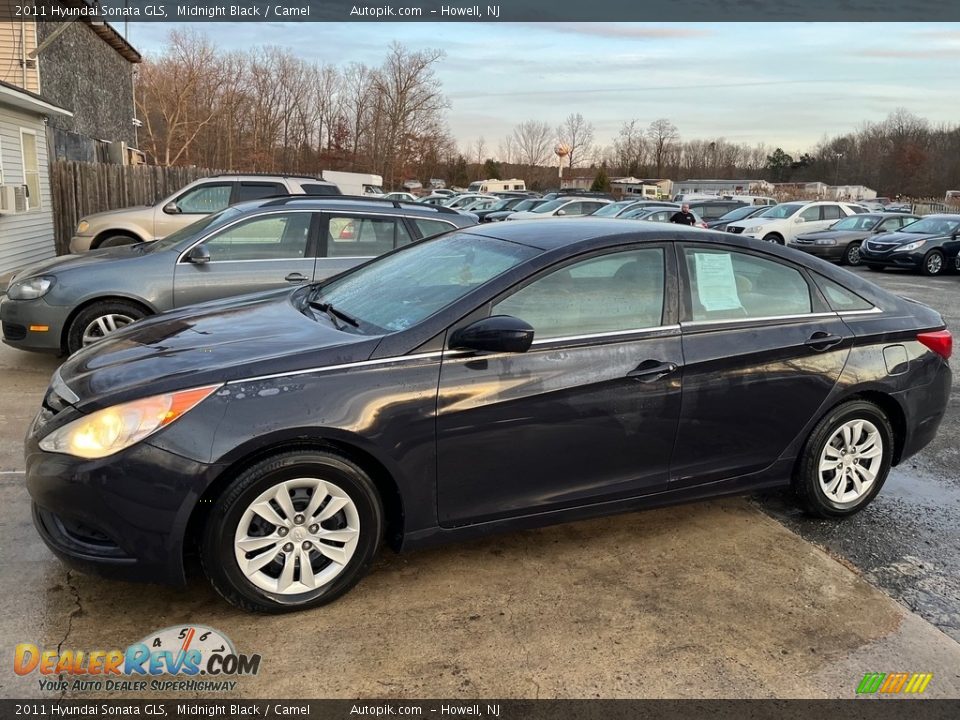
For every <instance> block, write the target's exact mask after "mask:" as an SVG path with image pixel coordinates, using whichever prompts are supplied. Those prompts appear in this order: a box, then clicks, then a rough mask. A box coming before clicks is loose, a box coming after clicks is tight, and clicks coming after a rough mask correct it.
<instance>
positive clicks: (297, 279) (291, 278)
mask: <svg viewBox="0 0 960 720" xmlns="http://www.w3.org/2000/svg"><path fill="white" fill-rule="evenodd" d="M284 280H286V281H287V282H288V283H302V282H306V281H307V276H306V275H302V274H301V273H298V272H292V273H290V274H289V275H287V276H286V277H285V278H284Z"/></svg>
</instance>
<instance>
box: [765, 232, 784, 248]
mask: <svg viewBox="0 0 960 720" xmlns="http://www.w3.org/2000/svg"><path fill="white" fill-rule="evenodd" d="M763 241H764V242H768V243H776V244H777V245H783V236H782V235H779V234H777V233H770V234H769V235H764V236H763Z"/></svg>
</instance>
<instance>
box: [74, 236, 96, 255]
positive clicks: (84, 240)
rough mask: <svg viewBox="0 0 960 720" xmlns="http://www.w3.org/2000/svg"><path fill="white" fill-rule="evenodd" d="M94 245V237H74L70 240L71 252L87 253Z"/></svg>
mask: <svg viewBox="0 0 960 720" xmlns="http://www.w3.org/2000/svg"><path fill="white" fill-rule="evenodd" d="M92 243H93V235H74V236H73V237H72V238H70V252H72V253H85V252H87V251H88V250H89V249H90V245H91V244H92Z"/></svg>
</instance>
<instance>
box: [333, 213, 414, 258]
mask: <svg viewBox="0 0 960 720" xmlns="http://www.w3.org/2000/svg"><path fill="white" fill-rule="evenodd" d="M410 241H411V238H410V235H409V234H408V233H407V230H406V228H405V227H403V224H402V223H400V224H398V223H397V221H396V220H394V219H393V218H370V217H348V216H337V215H331V216H330V221H329V225H328V226H327V257H373V256H376V255H382V254H383V253H385V252H390V251H391V250H393V249H394V248H395V247H397V246H398V245H403V244H406V243H409V242H410Z"/></svg>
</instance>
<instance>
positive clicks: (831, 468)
mask: <svg viewBox="0 0 960 720" xmlns="http://www.w3.org/2000/svg"><path fill="white" fill-rule="evenodd" d="M882 464H883V436H882V435H881V434H880V431H879V430H878V429H877V426H876V425H874V424H873V423H872V422H870V421H869V420H848V421H847V422H845V423H843V424H842V425H840V426H838V427H837V429H836V430H834V432H833V434H832V435H830V439H829V440H827V442H826V444H825V445H824V446H823V450H822V452H821V453H820V465H819V480H820V489H821V490H823V493H824V495H826V496H827V498H828V499H829V500H831V501H833V502H835V503H837V504H838V505H849V504H851V503H855V502H857V501H858V500H859V499H860V498H862V497H863V496H864V495H866V494H867V493H868V492H869V491H870V489H871V488H872V487H873V484H874V482H875V481H876V479H877V474H878V473H879V472H880V468H881V466H882Z"/></svg>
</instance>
